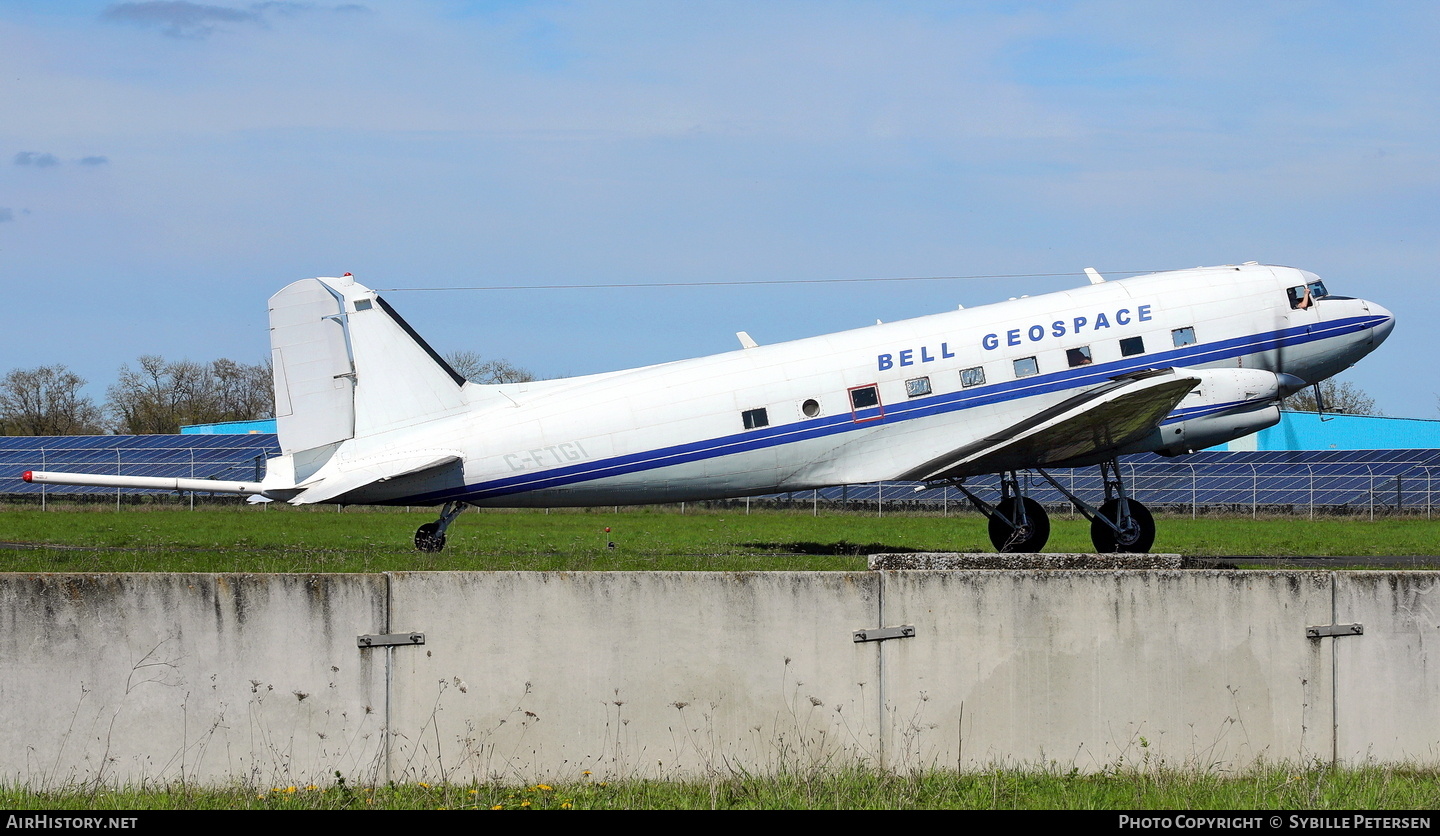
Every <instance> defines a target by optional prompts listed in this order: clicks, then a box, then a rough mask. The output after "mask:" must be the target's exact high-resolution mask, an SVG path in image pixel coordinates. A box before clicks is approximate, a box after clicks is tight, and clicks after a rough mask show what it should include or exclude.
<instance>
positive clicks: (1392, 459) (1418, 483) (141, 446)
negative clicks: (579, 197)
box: [0, 433, 1440, 513]
mask: <svg viewBox="0 0 1440 836" xmlns="http://www.w3.org/2000/svg"><path fill="white" fill-rule="evenodd" d="M276 455H279V444H278V442H277V441H276V438H275V436H274V435H273V434H266V433H254V434H248V435H139V436H123V435H108V436H45V437H39V436H0V493H4V494H40V493H45V494H48V495H52V496H54V495H76V494H104V495H107V496H113V495H115V494H116V493H117V489H116V488H91V487H74V486H64V485H36V484H30V483H27V482H24V481H22V480H21V478H20V475H21V474H22V473H24V472H25V471H27V470H51V471H60V472H67V471H68V472H75V473H102V474H107V475H113V474H116V473H119V474H123V475H127V476H170V477H174V476H183V477H189V478H197V479H210V478H213V479H227V480H241V481H257V480H259V479H260V478H261V477H262V476H263V473H264V470H263V468H264V461H265V459H266V458H268V457H270V456H276ZM1121 473H1122V475H1123V476H1124V477H1125V480H1126V487H1127V489H1128V490H1129V491H1130V492H1131V495H1132V496H1134V497H1136V498H1138V499H1139V500H1140V501H1142V502H1144V503H1146V504H1147V505H1150V506H1152V507H1155V508H1163V509H1167V510H1175V511H1181V510H1190V509H1198V508H1209V509H1215V508H1220V509H1225V510H1231V511H1243V512H1255V513H1259V512H1262V511H1264V512H1287V513H1307V512H1308V513H1333V512H1347V513H1356V512H1368V513H1386V512H1394V511H1397V510H1404V511H1408V512H1415V511H1422V512H1426V513H1428V512H1429V511H1430V509H1432V508H1434V507H1435V506H1436V505H1440V450H1285V451H1256V452H1233V453H1232V452H1202V453H1195V454H1193V455H1190V456H1185V457H1182V458H1176V459H1167V458H1163V457H1161V456H1155V455H1148V454H1147V455H1143V456H1130V457H1127V458H1126V459H1125V460H1124V461H1123V462H1122V463H1121ZM1051 475H1052V476H1053V477H1055V479H1056V481H1058V482H1059V483H1060V484H1061V485H1062V486H1064V487H1065V488H1066V489H1067V490H1069V491H1071V492H1072V493H1074V494H1075V495H1076V496H1078V497H1079V498H1080V499H1081V500H1083V501H1085V502H1088V503H1091V504H1097V505H1098V504H1099V503H1100V502H1101V501H1102V500H1103V499H1104V486H1103V485H1102V484H1101V482H1100V479H1099V475H1098V469H1097V468H1093V467H1091V468H1083V469H1075V470H1067V469H1057V470H1054V471H1051ZM1022 480H1023V481H1024V483H1025V485H1026V490H1027V493H1029V495H1030V496H1033V497H1034V498H1035V499H1037V500H1039V501H1040V502H1041V503H1042V504H1044V505H1046V506H1047V507H1050V508H1064V507H1067V506H1068V505H1069V501H1068V500H1067V499H1066V498H1065V496H1064V494H1062V493H1061V492H1060V491H1057V490H1056V489H1055V488H1054V487H1052V486H1051V485H1050V484H1049V483H1047V482H1046V481H1045V480H1043V479H1041V478H1040V477H1039V476H1038V475H1036V474H1025V475H1022ZM998 485H999V479H998V477H996V476H984V477H977V478H972V479H970V480H968V481H967V482H966V486H967V487H969V488H971V490H974V491H976V492H977V493H979V494H980V495H981V496H982V497H984V498H986V499H988V500H990V501H994V499H995V498H996V497H997V496H998ZM916 487H919V485H918V483H914V482H884V483H870V484H865V485H847V486H844V487H837V488H824V489H821V490H819V491H797V492H794V493H789V494H775V495H772V496H770V497H765V498H763V501H765V502H767V503H768V504H778V505H787V504H790V505H795V506H797V507H798V506H806V507H808V506H812V505H814V506H818V505H821V504H823V505H825V506H826V507H837V506H839V507H849V508H852V509H862V508H873V509H875V510H877V511H884V510H886V509H893V510H946V509H951V508H959V507H961V506H965V505H968V503H967V501H966V500H965V498H964V496H963V495H962V494H961V493H960V492H959V491H958V490H957V489H955V488H954V487H941V488H933V489H929V490H924V491H918V492H917V491H916V490H915V489H916ZM118 492H120V493H140V494H143V493H152V494H153V493H164V492H163V491H146V490H139V489H134V488H124V489H120V490H119V491H118Z"/></svg>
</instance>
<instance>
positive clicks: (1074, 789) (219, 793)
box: [0, 765, 1440, 811]
mask: <svg viewBox="0 0 1440 836" xmlns="http://www.w3.org/2000/svg"><path fill="white" fill-rule="evenodd" d="M1437 807H1440V771H1437V770H1435V769H1416V768H1406V767H1396V768H1381V767H1376V766H1366V767H1358V768H1348V769H1332V768H1328V767H1324V766H1318V765H1316V766H1310V767H1295V766H1284V765H1281V766H1268V767H1262V768H1257V769H1253V770H1250V771H1248V772H1245V773H1241V774H1223V773H1213V772H1203V771H1172V770H1165V769H1158V770H1134V769H1123V768H1116V769H1112V770H1106V771H1103V772H1100V773H1096V774H1087V775H1081V774H1076V773H1060V772H1055V771H1050V770H1023V769H1000V770H983V771H977V772H971V773H965V774H957V773H954V772H945V771H929V772H922V773H916V774H909V775H896V774H891V773H886V772H881V771H878V770H870V769H863V768H856V769H849V770H840V771H835V772H827V773H823V774H814V775H803V774H793V773H792V774H782V775H778V776H773V777H756V776H744V775H736V776H725V777H716V778H714V779H711V780H698V781H688V782H682V781H647V780H631V781H613V782H606V781H599V780H594V779H591V778H588V777H587V778H585V779H583V780H581V781H579V782H576V783H571V784H557V785H553V786H552V785H547V784H530V785H525V786H505V785H495V784H468V785H450V784H440V785H428V784H406V785H382V786H375V787H352V786H347V785H345V784H344V783H337V784H335V785H332V786H327V787H316V786H309V787H230V788H221V789H206V788H200V787H194V786H187V785H175V786H168V787H158V788H149V789H126V788H119V789H111V788H106V789H100V790H94V789H66V790H58V791H53V792H30V791H27V790H24V789H21V788H16V787H0V808H4V809H7V810H12V811H15V810H25V809H48V810H170V809H227V810H228V809H251V810H346V809H348V810H356V809H360V810H364V809H377V810H378V809H390V810H394V809H402V810H415V809H419V810H434V809H447V810H461V809H474V810H491V809H502V810H558V809H566V810H617V809H624V810H632V809H649V810H695V809H723V810H761V809H764V810H776V809H807V810H816V809H842V810H867V809H874V810H905V809H957V810H1416V811H1429V810H1434V809H1436V808H1437Z"/></svg>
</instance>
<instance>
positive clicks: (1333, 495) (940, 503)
mask: <svg viewBox="0 0 1440 836" xmlns="http://www.w3.org/2000/svg"><path fill="white" fill-rule="evenodd" d="M1049 472H1050V475H1051V476H1052V477H1054V479H1055V481H1057V482H1059V483H1060V485H1061V486H1062V487H1064V488H1065V489H1066V490H1068V491H1070V492H1071V493H1072V494H1074V495H1075V496H1077V497H1078V498H1079V499H1081V500H1082V501H1084V502H1087V503H1089V504H1091V505H1099V504H1100V503H1101V502H1103V501H1104V498H1105V487H1104V484H1103V483H1102V482H1101V481H1100V477H1099V470H1098V468H1094V467H1089V468H1076V469H1055V470H1051V471H1049ZM1120 472H1121V475H1122V477H1123V478H1124V480H1125V487H1126V490H1127V491H1128V492H1129V493H1130V495H1131V496H1132V497H1134V498H1136V499H1139V500H1140V501H1141V502H1144V503H1145V504H1146V505H1148V506H1150V507H1152V508H1155V509H1163V510H1170V511H1192V510H1196V509H1211V510H1215V509H1219V510H1226V511H1237V512H1244V513H1309V514H1313V513H1371V514H1375V513H1395V512H1397V511H1405V512H1408V513H1414V512H1425V513H1430V512H1431V510H1432V509H1434V508H1436V506H1440V450H1267V451H1251V452H1201V453H1195V454H1192V455H1189V456H1185V457H1182V458H1174V459H1171V458H1165V457H1162V456H1156V455H1152V454H1146V455H1140V456H1128V457H1126V458H1125V459H1124V460H1122V462H1121V465H1120ZM999 482H1000V480H999V477H998V476H994V475H991V476H981V477H974V478H971V479H968V480H966V482H965V486H966V487H967V488H969V489H970V490H971V491H973V492H974V493H976V494H978V495H979V496H980V497H981V498H982V499H984V500H986V501H988V502H995V501H996V500H997V499H998V498H999V489H1000V488H999ZM1021 482H1022V485H1023V486H1024V489H1025V492H1026V493H1027V495H1029V496H1031V497H1033V498H1034V499H1036V500H1037V501H1039V502H1040V503H1041V504H1042V505H1045V506H1046V507H1048V508H1051V509H1052V510H1053V509H1068V508H1069V507H1070V501H1069V499H1067V498H1066V497H1065V495H1064V494H1063V493H1062V492H1061V491H1059V490H1056V489H1055V488H1054V487H1053V486H1051V485H1050V483H1049V482H1047V481H1045V480H1044V479H1042V478H1041V477H1040V476H1039V475H1038V474H1022V475H1021ZM921 487H923V486H922V485H921V484H920V483H918V482H879V483H875V482H872V483H869V484H865V485H846V486H844V487H838V488H824V489H821V490H819V491H797V492H794V493H789V494H776V495H774V496H770V497H766V498H765V500H766V501H767V502H768V503H771V504H779V505H794V506H796V507H809V506H812V505H821V504H823V505H826V506H837V505H838V506H842V507H848V508H850V509H854V510H859V509H873V510H876V511H883V510H886V509H890V510H895V511H903V510H916V511H921V510H923V511H936V510H945V509H953V508H958V507H961V506H964V507H968V506H969V501H968V500H967V499H966V498H965V496H964V494H962V493H961V492H960V491H959V490H958V489H956V488H954V487H948V486H941V487H934V488H930V489H927V490H920V491H917V490H916V489H917V488H921Z"/></svg>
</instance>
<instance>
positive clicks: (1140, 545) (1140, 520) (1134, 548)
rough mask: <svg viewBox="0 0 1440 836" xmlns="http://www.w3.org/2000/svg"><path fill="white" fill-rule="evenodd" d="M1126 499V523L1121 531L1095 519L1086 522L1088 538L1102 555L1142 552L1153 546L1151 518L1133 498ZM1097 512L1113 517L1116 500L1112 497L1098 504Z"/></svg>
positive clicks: (1116, 513) (1117, 510)
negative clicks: (1128, 518)
mask: <svg viewBox="0 0 1440 836" xmlns="http://www.w3.org/2000/svg"><path fill="white" fill-rule="evenodd" d="M1129 502H1130V524H1129V525H1128V526H1126V527H1125V529H1124V530H1123V531H1120V532H1116V531H1115V529H1113V528H1111V527H1110V526H1108V525H1106V524H1105V523H1103V522H1101V521H1100V520H1098V519H1097V520H1091V521H1090V541H1091V542H1093V543H1094V544H1095V551H1097V552H1100V553H1102V554H1112V553H1115V552H1131V553H1134V554H1145V553H1147V552H1149V551H1150V547H1151V546H1153V545H1155V518H1154V517H1153V516H1151V515H1150V510H1149V509H1148V508H1146V507H1145V506H1144V505H1141V504H1140V503H1138V502H1136V501H1135V500H1133V499H1132V500H1130V501H1129ZM1100 514H1101V515H1102V516H1104V517H1105V518H1106V519H1109V520H1112V521H1113V520H1115V519H1116V517H1117V516H1118V515H1119V514H1120V500H1118V499H1112V500H1110V501H1109V502H1106V503H1105V504H1104V505H1102V506H1100Z"/></svg>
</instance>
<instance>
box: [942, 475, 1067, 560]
mask: <svg viewBox="0 0 1440 836" xmlns="http://www.w3.org/2000/svg"><path fill="white" fill-rule="evenodd" d="M955 487H957V488H959V489H960V492H961V493H963V494H965V497H966V498H967V499H969V500H970V504H971V505H974V506H975V509H976V510H977V511H979V512H980V513H982V514H984V515H985V516H986V518H987V519H989V520H990V542H991V543H993V544H994V546H995V549H996V550H997V551H1001V552H1006V553H1009V554H1015V553H1021V552H1024V553H1030V552H1038V551H1040V550H1041V549H1043V548H1045V541H1047V540H1049V539H1050V517H1049V516H1048V515H1046V513H1045V509H1044V508H1043V507H1041V505H1040V503H1038V502H1036V501H1035V500H1033V499H1031V498H1030V497H1028V496H1025V495H1024V494H1022V493H1021V492H1020V480H1019V478H1018V477H1017V476H1016V474H1015V471H1013V470H1009V471H1006V472H1005V473H1002V474H1000V497H1001V498H1000V502H999V503H998V504H995V505H991V504H989V503H988V502H986V501H985V500H983V499H981V498H980V497H978V496H976V495H975V494H974V493H972V492H971V491H970V489H969V488H966V487H965V485H964V482H963V480H962V481H961V482H956V483H955Z"/></svg>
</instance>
